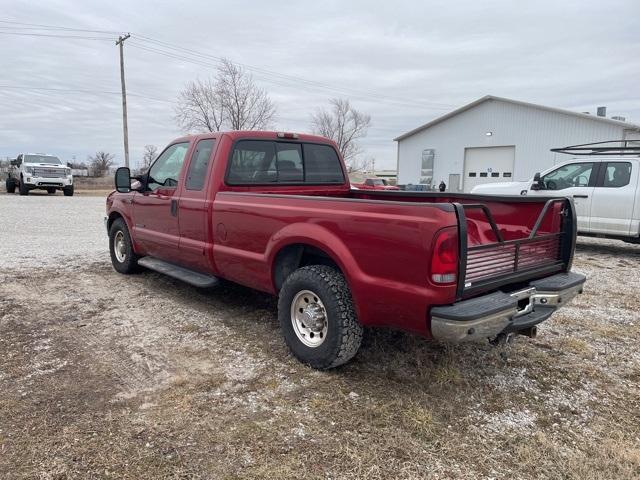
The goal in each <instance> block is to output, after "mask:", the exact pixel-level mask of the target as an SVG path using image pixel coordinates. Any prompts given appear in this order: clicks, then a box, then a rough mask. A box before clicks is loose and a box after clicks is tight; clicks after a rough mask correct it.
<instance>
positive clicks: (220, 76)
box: [175, 59, 276, 132]
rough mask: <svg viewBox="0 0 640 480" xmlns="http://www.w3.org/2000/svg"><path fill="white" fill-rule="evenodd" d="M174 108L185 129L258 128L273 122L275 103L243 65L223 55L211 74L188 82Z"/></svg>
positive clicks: (178, 120)
mask: <svg viewBox="0 0 640 480" xmlns="http://www.w3.org/2000/svg"><path fill="white" fill-rule="evenodd" d="M175 112H176V115H175V119H176V121H177V123H178V124H179V125H180V127H181V128H182V129H183V130H184V131H187V132H189V131H200V132H202V131H205V132H206V131H209V132H213V131H219V130H221V129H222V128H229V129H232V130H260V129H265V128H267V127H269V126H270V125H271V124H272V123H273V119H274V117H275V113H276V107H275V104H274V103H273V101H272V100H271V99H270V98H269V95H268V94H267V92H266V91H264V90H262V89H261V88H260V87H258V86H257V85H256V83H255V81H254V80H253V77H252V76H251V75H250V74H248V73H247V72H246V71H245V69H244V68H242V67H241V66H238V65H236V64H234V63H233V62H231V61H230V60H227V59H222V61H221V63H220V66H219V67H218V72H217V74H216V76H215V77H214V78H210V79H207V80H205V81H200V80H196V81H195V82H189V83H187V85H186V87H185V89H184V90H183V91H182V92H180V94H179V96H178V104H177V105H176V108H175Z"/></svg>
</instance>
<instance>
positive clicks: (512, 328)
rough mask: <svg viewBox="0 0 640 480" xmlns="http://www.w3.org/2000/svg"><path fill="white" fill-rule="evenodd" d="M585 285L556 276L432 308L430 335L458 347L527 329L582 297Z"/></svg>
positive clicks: (570, 276) (573, 277)
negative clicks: (461, 344)
mask: <svg viewBox="0 0 640 480" xmlns="http://www.w3.org/2000/svg"><path fill="white" fill-rule="evenodd" d="M585 281H586V277H585V276H584V275H581V274H579V273H573V272H568V273H560V274H557V275H553V276H551V277H547V278H543V279H541V280H536V281H533V282H530V284H529V286H528V287H526V288H524V289H522V290H518V291H516V292H510V293H506V292H502V291H498V292H494V293H491V294H488V295H483V296H480V297H476V298H472V299H470V300H463V301H460V302H457V303H454V304H453V305H448V306H443V307H434V308H432V309H431V335H432V336H433V338H435V339H436V340H440V341H444V342H451V343H458V342H467V341H478V340H486V339H487V338H494V337H496V336H497V335H499V334H501V333H511V332H517V331H520V330H525V329H528V328H531V327H533V326H534V325H537V324H538V323H540V322H543V321H545V320H546V319H547V318H549V317H550V316H551V315H552V314H553V312H555V311H556V310H557V309H558V308H560V307H561V306H563V305H564V304H566V303H568V302H569V301H571V299H572V298H573V297H575V296H576V295H578V294H579V293H582V289H583V286H584V282H585Z"/></svg>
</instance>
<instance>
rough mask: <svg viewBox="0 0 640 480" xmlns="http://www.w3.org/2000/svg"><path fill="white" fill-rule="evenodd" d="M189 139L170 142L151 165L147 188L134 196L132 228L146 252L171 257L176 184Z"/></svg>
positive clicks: (177, 237)
mask: <svg viewBox="0 0 640 480" xmlns="http://www.w3.org/2000/svg"><path fill="white" fill-rule="evenodd" d="M188 150H189V142H181V143H174V144H173V145H169V146H168V147H167V148H166V149H165V150H164V151H163V152H162V153H161V154H160V156H159V157H158V158H157V159H156V161H155V162H154V163H153V165H151V168H150V169H149V173H148V177H147V182H146V183H147V185H146V187H147V188H146V190H145V191H144V192H139V193H136V194H135V195H134V196H133V222H134V225H133V228H134V232H135V237H136V240H137V242H138V243H139V244H140V246H141V247H142V249H143V251H144V252H145V253H146V254H147V255H152V256H155V257H158V258H164V259H171V258H172V257H174V256H175V252H176V251H177V249H178V246H179V243H180V229H179V224H178V196H177V187H178V181H179V178H180V172H181V170H182V165H183V163H184V159H185V156H186V154H187V151H188Z"/></svg>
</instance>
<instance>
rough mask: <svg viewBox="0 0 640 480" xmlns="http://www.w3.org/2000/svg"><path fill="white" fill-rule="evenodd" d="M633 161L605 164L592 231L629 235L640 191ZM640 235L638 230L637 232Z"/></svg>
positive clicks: (596, 192) (595, 198)
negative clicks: (636, 199)
mask: <svg viewBox="0 0 640 480" xmlns="http://www.w3.org/2000/svg"><path fill="white" fill-rule="evenodd" d="M634 166H636V167H637V164H636V165H634V164H633V163H632V162H628V161H627V162H624V161H615V162H603V163H602V168H601V169H600V173H599V175H598V179H597V180H596V186H595V188H594V191H593V202H592V204H591V226H590V228H591V232H593V233H603V234H607V235H619V236H625V237H626V236H629V235H630V234H631V219H632V216H633V207H634V204H635V201H634V200H635V197H636V190H637V188H638V168H633V167H634ZM635 231H636V232H637V228H636V230H635Z"/></svg>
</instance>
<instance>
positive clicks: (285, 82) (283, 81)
mask: <svg viewBox="0 0 640 480" xmlns="http://www.w3.org/2000/svg"><path fill="white" fill-rule="evenodd" d="M137 37H138V36H136V35H133V36H132V39H136V38H137ZM130 45H131V46H132V47H135V48H137V49H139V50H143V51H147V52H151V53H156V54H159V55H163V56H166V57H169V58H173V59H176V60H180V61H183V62H187V63H192V64H195V65H201V66H204V67H209V68H217V67H218V65H219V64H218V63H211V62H207V61H206V60H200V59H196V58H190V57H188V56H185V55H181V54H179V53H174V52H168V51H166V50H161V49H158V48H154V47H150V46H148V45H144V44H140V43H137V42H133V41H132V42H130ZM237 65H240V66H243V67H244V65H242V64H237ZM254 75H255V76H256V77H257V78H259V79H261V80H263V81H265V82H268V83H273V84H275V85H280V86H284V87H292V86H293V87H298V88H305V89H306V88H307V87H309V88H316V89H320V90H323V91H328V92H330V93H332V94H340V95H347V96H350V97H352V98H359V99H362V100H368V101H379V102H384V103H389V104H393V105H398V106H402V107H406V108H420V109H422V110H424V109H434V110H449V109H450V107H444V106H427V105H425V104H420V103H418V102H412V103H409V102H402V101H399V100H393V99H390V98H386V97H376V96H373V95H371V94H370V95H367V94H360V93H350V92H345V91H344V90H340V89H338V88H335V87H331V86H325V85H322V84H311V85H306V86H305V85H300V83H303V82H299V81H297V80H295V79H294V77H288V76H285V75H269V74H267V73H262V72H260V73H255V72H254ZM278 77H281V78H278ZM307 82H309V81H307Z"/></svg>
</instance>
